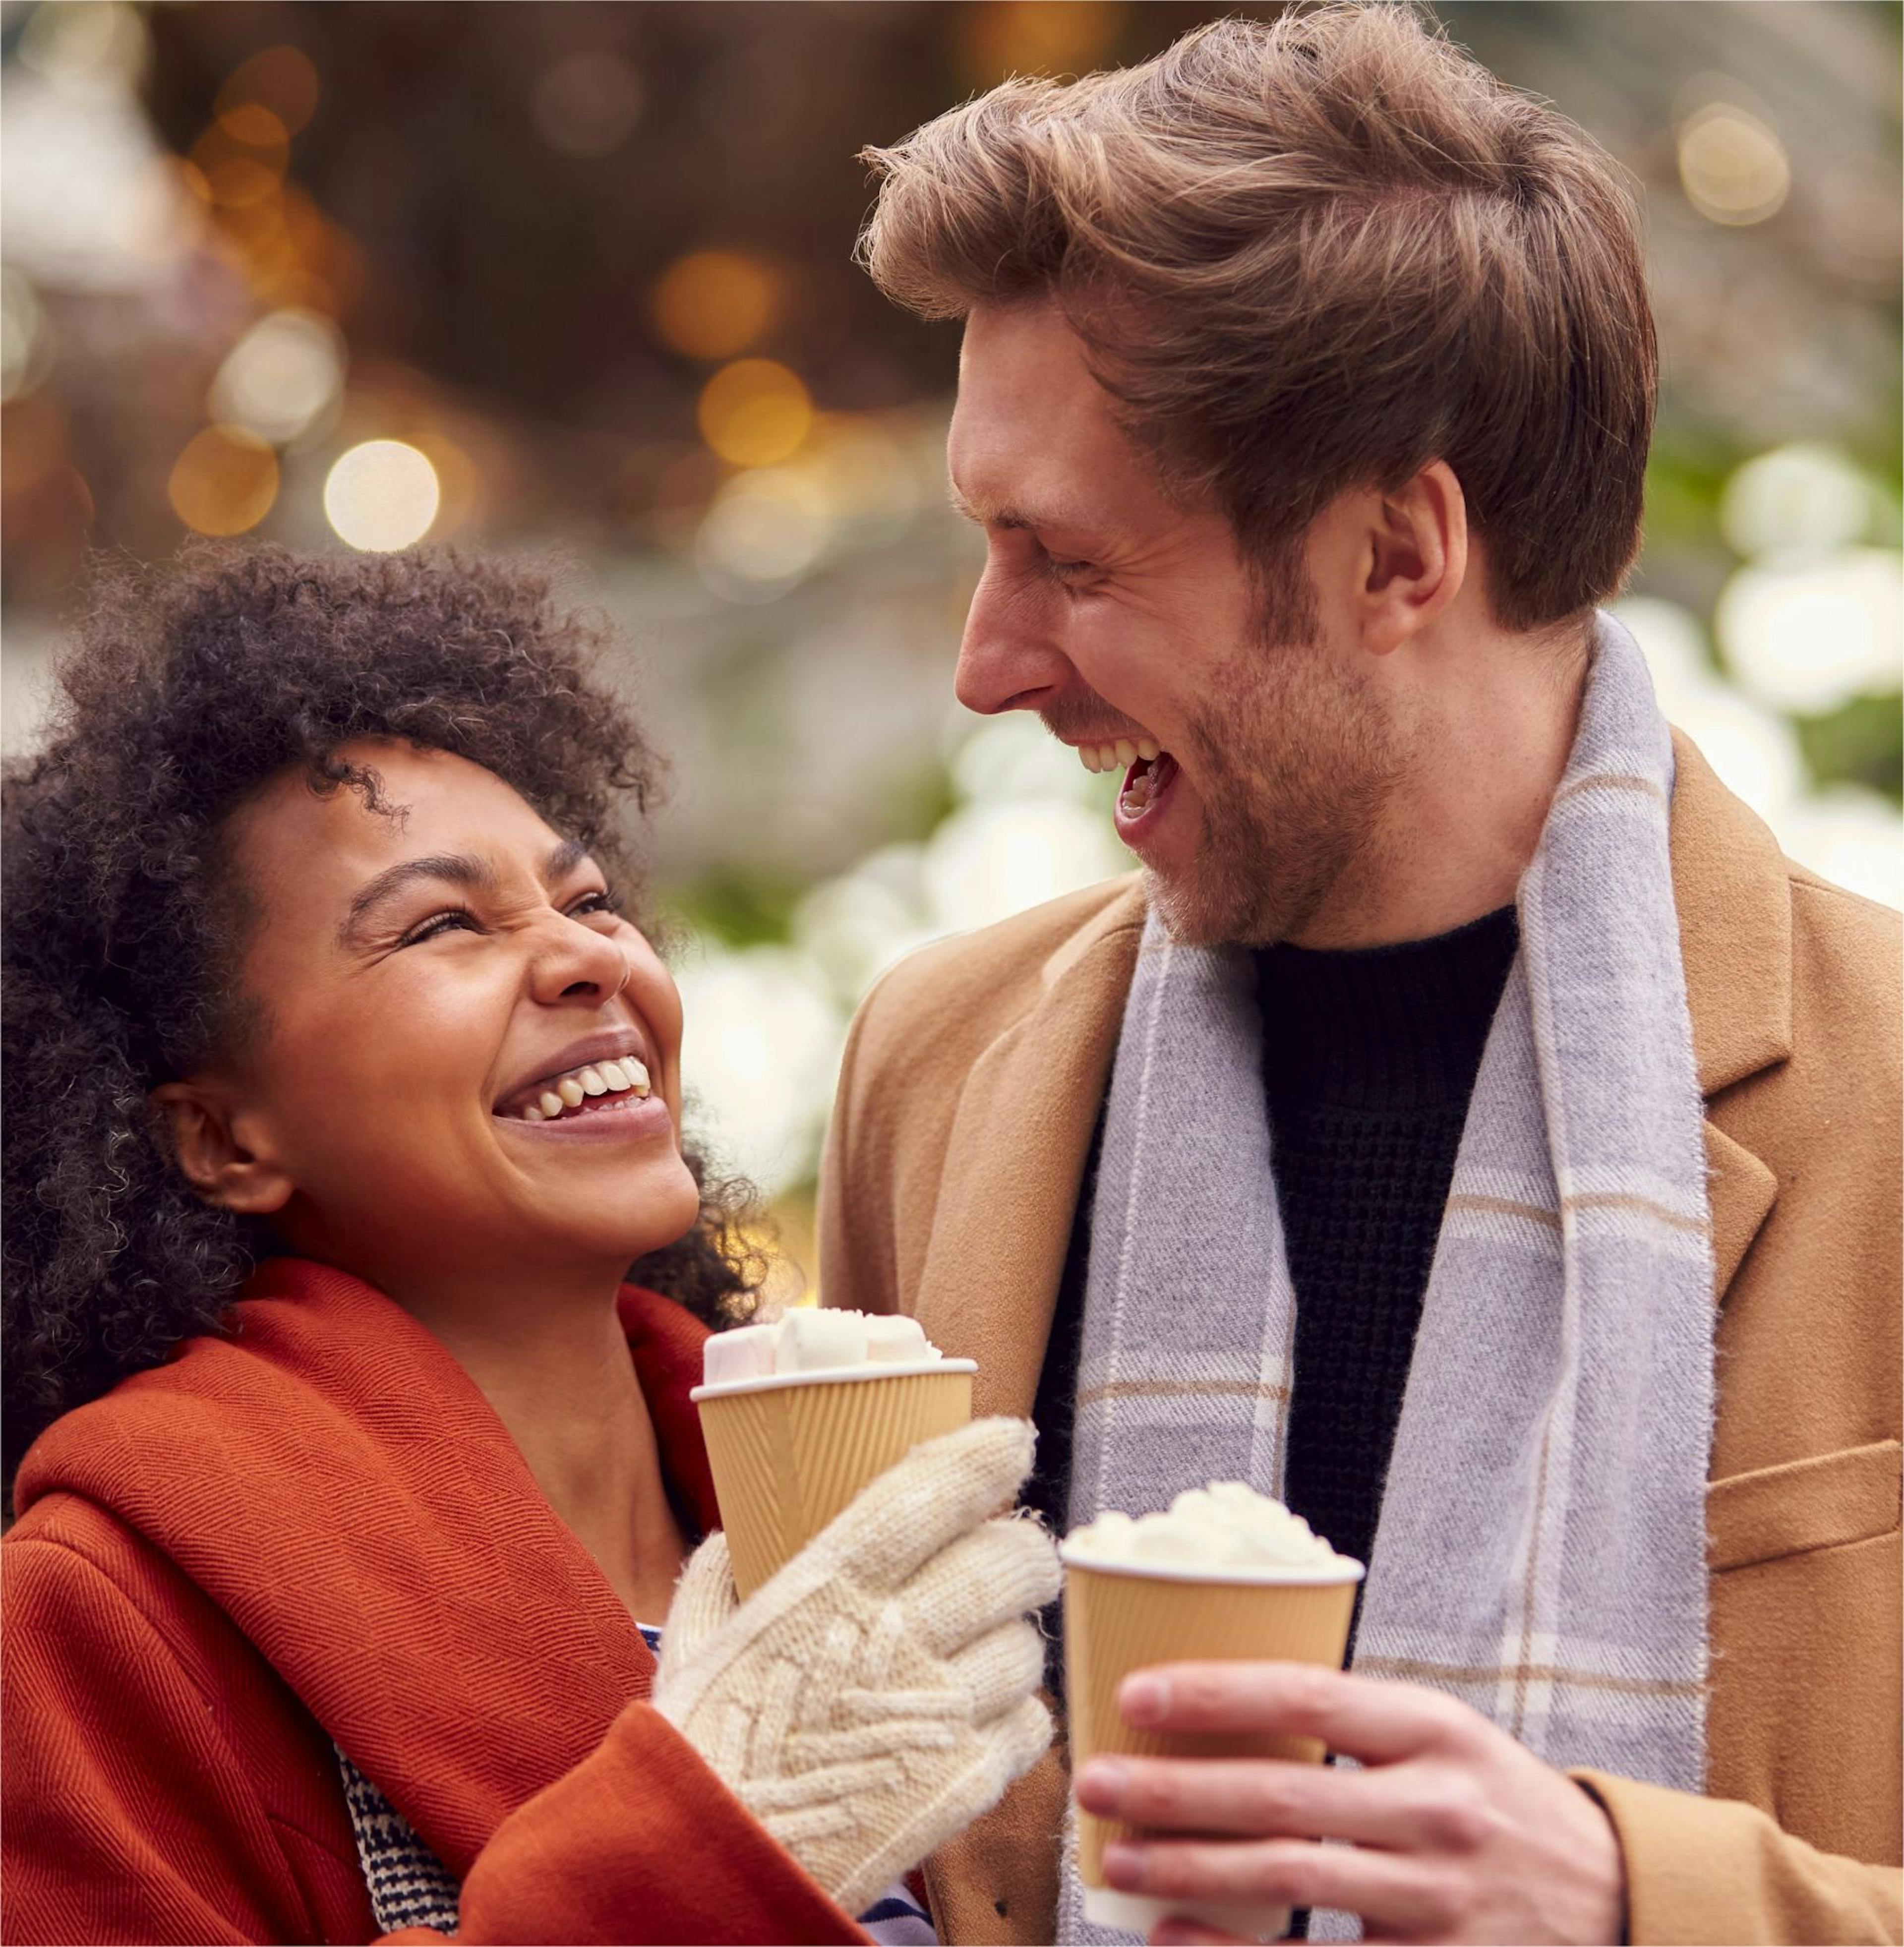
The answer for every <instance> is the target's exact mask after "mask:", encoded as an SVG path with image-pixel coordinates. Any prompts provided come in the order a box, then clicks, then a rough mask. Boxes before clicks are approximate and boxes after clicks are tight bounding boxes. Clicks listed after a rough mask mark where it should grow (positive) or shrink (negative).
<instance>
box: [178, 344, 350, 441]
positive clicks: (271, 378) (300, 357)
mask: <svg viewBox="0 0 1904 1947" xmlns="http://www.w3.org/2000/svg"><path fill="white" fill-rule="evenodd" d="M344 356H345V354H344V339H343V334H342V333H341V332H340V331H339V330H338V329H337V327H336V325H335V324H333V323H332V322H331V320H330V319H329V318H327V317H322V316H320V314H318V313H317V312H315V311H273V312H271V314H268V316H266V317H262V318H260V319H259V320H258V322H257V323H255V324H254V325H253V326H252V327H251V329H250V330H249V331H247V332H246V333H245V335H244V336H243V337H242V338H240V339H239V340H238V342H237V344H236V345H234V346H233V347H232V348H231V350H230V351H228V352H227V353H226V354H225V358H224V364H221V366H220V367H218V376H217V377H216V378H215V379H213V380H212V392H211V400H210V403H211V407H212V413H213V414H214V415H215V416H216V417H217V418H218V419H223V420H225V421H227V422H228V423H230V424H231V425H234V426H245V427H247V428H249V430H250V431H252V432H255V433H256V434H257V435H259V438H262V439H268V440H269V441H271V442H272V443H273V444H274V445H280V446H281V445H283V444H284V443H285V442H286V441H289V440H293V439H296V438H298V436H299V435H300V434H302V433H304V432H308V431H309V430H310V429H311V428H312V427H313V426H315V425H317V424H319V423H320V422H321V421H322V420H323V419H324V418H325V416H327V414H329V413H330V411H331V410H332V408H333V407H335V406H336V403H337V401H338V399H339V396H340V395H341V394H342V391H343V385H344Z"/></svg>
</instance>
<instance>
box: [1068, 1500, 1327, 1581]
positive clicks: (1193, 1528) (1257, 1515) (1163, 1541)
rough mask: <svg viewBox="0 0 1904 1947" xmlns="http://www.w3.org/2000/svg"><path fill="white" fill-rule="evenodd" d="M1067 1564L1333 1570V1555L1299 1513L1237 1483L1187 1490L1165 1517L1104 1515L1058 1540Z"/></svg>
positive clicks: (1157, 1515) (1173, 1502)
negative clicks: (1095, 1563) (1062, 1543)
mask: <svg viewBox="0 0 1904 1947" xmlns="http://www.w3.org/2000/svg"><path fill="white" fill-rule="evenodd" d="M1064 1552H1065V1555H1066V1557H1067V1559H1073V1558H1075V1559H1076V1560H1078V1561H1079V1562H1083V1563H1085V1564H1086V1565H1090V1564H1092V1563H1094V1562H1102V1563H1104V1565H1106V1566H1107V1567H1108V1568H1117V1567H1119V1566H1122V1565H1125V1564H1128V1563H1147V1562H1150V1563H1156V1564H1159V1565H1170V1566H1172V1567H1175V1568H1212V1569H1225V1568H1241V1569H1258V1568H1342V1567H1345V1566H1351V1567H1352V1566H1355V1565H1354V1564H1352V1563H1351V1562H1350V1561H1349V1558H1348V1556H1347V1555H1338V1554H1337V1553H1336V1551H1335V1550H1334V1549H1333V1548H1331V1547H1330V1546H1329V1544H1328V1543H1327V1542H1326V1541H1324V1540H1323V1538H1322V1537H1321V1536H1320V1535H1319V1534H1316V1533H1314V1531H1312V1530H1311V1528H1310V1526H1309V1524H1308V1522H1307V1521H1305V1520H1304V1519H1303V1518H1302V1516H1301V1515H1299V1514H1292V1513H1291V1512H1289V1509H1287V1508H1286V1507H1285V1506H1283V1503H1281V1502H1280V1501H1274V1500H1271V1499H1270V1498H1269V1497H1268V1495H1267V1494H1258V1493H1257V1492H1256V1490H1255V1488H1253V1487H1249V1486H1246V1484H1244V1483H1243V1481H1212V1482H1211V1483H1210V1484H1209V1486H1208V1487H1191V1488H1189V1489H1187V1490H1186V1491H1185V1492H1184V1493H1182V1494H1179V1495H1178V1497H1177V1498H1176V1499H1175V1500H1174V1501H1172V1503H1170V1509H1169V1512H1168V1513H1166V1514H1156V1515H1139V1516H1138V1518H1136V1519H1135V1521H1133V1520H1132V1518H1131V1517H1130V1516H1129V1515H1122V1514H1116V1513H1110V1514H1102V1515H1099V1516H1098V1518H1097V1519H1096V1520H1095V1521H1091V1522H1088V1523H1087V1524H1085V1526H1084V1527H1082V1528H1073V1530H1072V1531H1071V1532H1070V1534H1068V1535H1067V1536H1066V1537H1065V1538H1064Z"/></svg>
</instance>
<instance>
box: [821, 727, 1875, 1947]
mask: <svg viewBox="0 0 1904 1947" xmlns="http://www.w3.org/2000/svg"><path fill="white" fill-rule="evenodd" d="M1675 748H1676V751H1677V755H1678V782H1677V785H1676V790H1675V793H1674V797H1673V809H1672V822H1671V847H1672V860H1673V886H1674V892H1675V896H1676V899H1677V902H1678V906H1679V916H1680V936H1681V943H1682V946H1683V954H1684V960H1685V967H1686V989H1687V998H1688V1000H1689V1003H1690V1007H1691V1012H1692V1035H1693V1042H1694V1048H1695V1054H1696V1056H1697V1058H1698V1067H1699V1075H1700V1083H1701V1089H1702V1091H1703V1092H1704V1096H1705V1098H1706V1116H1707V1121H1706V1143H1707V1156H1708V1159H1709V1162H1710V1165H1711V1204H1712V1220H1713V1238H1714V1253H1715V1256H1716V1258H1717V1287H1716V1289H1715V1292H1714V1299H1715V1302H1716V1303H1717V1307H1718V1319H1717V1362H1718V1363H1717V1390H1718V1410H1717V1425H1716V1426H1715V1429H1714V1439H1713V1447H1712V1459H1711V1470H1710V1487H1709V1489H1708V1494H1707V1509H1708V1531H1709V1537H1710V1552H1709V1561H1710V1564H1711V1631H1712V1651H1713V1657H1712V1669H1713V1685H1712V1693H1711V1705H1710V1713H1709V1719H1708V1748H1709V1770H1708V1780H1707V1792H1706V1794H1705V1795H1704V1796H1698V1795H1695V1794H1689V1793H1682V1792H1676V1791H1667V1790H1664V1789H1662V1788H1658V1787H1656V1786H1653V1785H1649V1784H1637V1783H1635V1782H1634V1781H1631V1780H1630V1779H1623V1778H1611V1777H1606V1776H1603V1775H1599V1774H1597V1773H1596V1774H1586V1775H1583V1781H1584V1782H1585V1783H1587V1784H1588V1785H1589V1786H1590V1788H1591V1789H1592V1790H1593V1791H1595V1793H1596V1794H1597V1795H1598V1796H1599V1799H1600V1800H1601V1801H1602V1803H1603V1804H1604V1805H1605V1808H1606V1809H1607V1811H1608V1813H1609V1814H1610V1815H1611V1819H1612V1822H1613V1824H1614V1826H1615V1829H1616V1831H1618V1836H1619V1839H1620V1842H1621V1847H1622V1849H1623V1852H1624V1860H1625V1866H1626V1873H1627V1900H1628V1915H1629V1937H1630V1939H1632V1940H1633V1941H1634V1942H1642V1943H1650V1942H1669V1941H1670V1942H1680V1941H1686V1942H1693V1941H1697V1942H1745V1941H1765V1942H1836V1941H1896V1940H1899V1939H1904V1931H1901V1930H1900V1929H1901V1928H1904V1918H1900V1879H1899V1872H1898V1870H1897V1867H1898V1861H1899V1822H1900V1815H1901V1814H1904V1806H1901V1805H1900V1797H1899V1648H1900V1645H1899V1534H1898V1515H1899V1190H1900V1172H1899V1103H1900V1077H1899V917H1898V915H1896V913H1894V912H1891V911H1890V909H1889V908H1886V907H1883V906H1879V905H1875V904H1873V903H1872V902H1869V901H1868V900H1865V899H1859V898H1857V897H1856V896H1854V895H1853V894H1852V893H1847V892H1845V891H1844V890H1841V889H1840V888H1839V887H1835V886H1832V885H1830V884H1827V883H1825V881H1822V880H1821V879H1819V878H1816V877H1814V876H1813V874H1810V873H1809V872H1807V871H1803V869H1801V868H1800V867H1798V866H1797V865H1794V864H1793V863H1792V862H1791V861H1790V860H1788V859H1785V858H1784V857H1783V856H1781V854H1780V853H1779V847H1778V845H1777V843H1776V840H1774V839H1773V837H1772V834H1771V833H1770V832H1769V831H1768V830H1767V829H1766V827H1765V826H1764V825H1763V824H1762V823H1761V822H1760V821H1759V819H1757V818H1756V817H1755V816H1754V815H1753V814H1752V813H1751V812H1750V811H1749V810H1748V809H1746V807H1745V806H1744V805H1743V804H1741V803H1740V802H1739V801H1738V799H1736V798H1735V797H1733V796H1732V794H1730V793H1729V791H1726V788H1724V787H1723V785H1721V784H1720V782H1719V781H1718V779H1717V778H1716V777H1715V776H1714V775H1713V773H1712V772H1711V769H1710V768H1709V767H1708V766H1707V764H1706V763H1705V762H1704V760H1703V759H1702V758H1701V757H1700V755H1699V754H1698V751H1696V750H1695V748H1693V747H1692V744H1690V743H1689V742H1688V741H1686V739H1684V738H1679V737H1676V738H1675ZM1143 923H1144V899H1143V895H1142V890H1141V885H1140V884H1138V882H1137V881H1134V880H1128V879H1127V880H1122V881H1116V882H1114V883H1113V884H1109V885H1106V886H1100V887H1093V888H1091V890H1088V891H1085V892H1082V893H1077V894H1076V895H1073V896H1071V897H1070V898H1067V899H1060V900H1058V901H1057V902H1054V903H1053V904H1051V905H1046V906H1043V907H1041V908H1038V909H1037V910H1036V911H1035V912H1030V913H1027V914H1025V915H1022V916H1021V917H1020V918H1017V919H1014V920H1011V921H1007V922H1005V924H1002V925H999V926H995V927H990V928H989V929H987V930H986V931H984V932H982V933H977V934H974V935H972V936H968V937H966V938H964V939H954V940H950V941H947V942H945V943H942V944H940V945H937V946H932V947H929V948H927V949H924V950H923V951H921V952H919V953H918V954H916V955H913V956H912V958H909V959H908V960H906V961H904V962H902V964H900V965H899V966H898V967H895V968H894V969H893V970H892V972H890V973H889V974H887V976H886V977H885V978H884V980H882V981H881V983H880V984H879V986H878V987H877V988H875V990H874V992H873V993H872V996H871V997H870V998H868V1001H867V1002H866V1003H865V1006H864V1008H862V1011H861V1012H860V1014H859V1019H858V1020H856V1023H854V1026H853V1032H852V1035H851V1038H850V1041H849V1042H848V1045H847V1054H846V1058H845V1063H844V1071H843V1073H842V1076H841V1085H840V1094H839V1100H838V1104H837V1109H836V1111H835V1113H834V1122H833V1126H832V1131H831V1136H830V1138H829V1144H828V1157H827V1161H826V1166H825V1173H824V1176H823V1179H822V1181H823V1190H822V1209H821V1234H820V1265H821V1270H820V1279H821V1284H822V1290H823V1292H824V1296H825V1302H826V1303H828V1304H829V1305H850V1306H856V1307H858V1308H861V1309H862V1310H866V1311H888V1310H899V1311H907V1312H910V1313H912V1314H915V1316H916V1317H918V1319H919V1320H920V1321H921V1323H922V1324H923V1325H924V1326H925V1328H926V1330H927V1333H929V1334H930V1336H931V1337H932V1338H933V1340H934V1341H935V1342H937V1344H938V1345H940V1346H942V1347H943V1348H944V1349H945V1350H946V1351H947V1352H949V1353H951V1354H955V1355H958V1356H960V1357H967V1358H971V1359H976V1360H977V1361H978V1366H979V1372H978V1379H977V1393H976V1398H975V1401H974V1407H975V1410H977V1411H978V1412H980V1413H1017V1414H1027V1415H1028V1414H1029V1412H1030V1410H1031V1406H1032V1398H1033V1394H1034V1393H1035V1391H1036V1386H1037V1383H1038V1378H1039V1369H1040V1367H1041V1365H1042V1361H1043V1358H1044V1354H1045V1341H1046V1338H1047V1336H1048V1332H1049V1329H1050V1323H1051V1312H1052V1307H1053V1304H1054V1299H1055V1297H1056V1295H1057V1287H1058V1281H1059V1277H1060V1273H1061V1271H1062V1269H1063V1263H1064V1258H1065V1253H1066V1249H1067V1244H1068V1243H1069V1240H1070V1235H1071V1227H1072V1218H1073V1212H1074V1210H1075V1208H1076V1202H1077V1197H1078V1190H1079V1180H1080V1178H1081V1175H1082V1170H1083V1167H1084V1163H1085V1154H1086V1150H1087V1149H1088V1145H1089V1142H1090V1138H1091V1130H1092V1128H1093V1126H1094V1123H1095V1121H1096V1119H1097V1116H1098V1110H1099V1107H1100V1105H1101V1103H1102V1101H1103V1100H1104V1092H1105V1090H1106V1088H1107V1085H1108V1082H1109V1077H1110V1066H1111V1061H1112V1058H1113V1054H1114V1053H1115V1051H1116V1044H1117V1037H1118V1032H1119V1027H1120V1026H1121V1024H1122V1017H1123V1011H1124V1001H1125V994H1126V992H1128V987H1129V984H1130V980H1131V975H1132V967H1133V965H1134V964H1135V958H1136V953H1137V944H1138V934H1139V933H1140V931H1141V929H1142V926H1143ZM1065 1794H1066V1779H1065V1773H1064V1769H1063V1758H1062V1754H1061V1752H1054V1754H1052V1755H1051V1757H1048V1758H1047V1759H1046V1760H1045V1762H1044V1763H1043V1764H1042V1765H1041V1766H1039V1768H1038V1769H1036V1771H1034V1772H1032V1773H1030V1774H1029V1775H1028V1776H1027V1777H1026V1778H1024V1779H1023V1780H1022V1781H1020V1784H1019V1785H1018V1786H1017V1788H1014V1791H1012V1792H1011V1793H1010V1794H1008V1796H1007V1797H1006V1799H1005V1802H1004V1803H1003V1804H1002V1806H1000V1807H999V1809H998V1811H997V1812H994V1813H993V1814H992V1815H991V1816H990V1817H989V1818H988V1819H984V1820H982V1821H980V1822H979V1823H978V1824H977V1825H975V1826H974V1827H973V1828H971V1831H969V1832H967V1834H965V1835H964V1837H962V1838H961V1839H960V1840H956V1841H955V1842H954V1843H952V1844H951V1845H949V1846H946V1847H945V1848H944V1849H942V1850H941V1852H940V1853H938V1854H937V1856H935V1858H934V1859H933V1861H932V1862H931V1864H930V1867H929V1868H928V1870H927V1884H928V1885H929V1886H930V1889H931V1890H932V1893H933V1905H934V1911H935V1915H936V1918H937V1920H938V1921H939V1924H940V1933H941V1936H942V1938H943V1939H948V1940H950V1941H955V1942H988V1941H990V1942H1018V1941H1023V1942H1039V1941H1048V1940H1050V1939H1051V1938H1052V1930H1053V1927H1054V1923H1055V1913H1056V1902H1057V1848H1058V1842H1059V1835H1060V1830H1061V1827H1062V1824H1063V1815H1064V1801H1065Z"/></svg>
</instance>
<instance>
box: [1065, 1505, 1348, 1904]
mask: <svg viewBox="0 0 1904 1947" xmlns="http://www.w3.org/2000/svg"><path fill="white" fill-rule="evenodd" d="M1059 1553H1060V1555H1062V1556H1063V1560H1064V1563H1065V1577H1064V1667H1065V1696H1066V1706H1067V1713H1068V1715H1069V1717H1070V1738H1071V1762H1072V1764H1073V1767H1074V1768H1075V1767H1076V1766H1079V1765H1082V1764H1083V1763H1085V1760H1088V1759H1089V1758H1093V1757H1098V1756H1101V1755H1108V1756H1111V1757H1173V1758H1175V1757H1192V1758H1193V1757H1215V1758H1235V1757H1267V1758H1282V1759H1285V1760H1289V1761H1292V1762H1293V1763H1299V1764H1315V1763H1320V1761H1321V1760H1322V1757H1323V1756H1324V1751H1323V1746H1322V1744H1321V1741H1320V1739H1318V1738H1283V1737H1268V1736H1257V1735H1234V1736H1187V1735H1162V1734H1160V1733H1159V1732H1154V1731H1140V1730H1136V1729H1133V1728H1132V1726H1130V1725H1129V1724H1128V1723H1126V1722H1125V1719H1124V1716H1123V1713H1122V1712H1121V1711H1120V1710H1119V1709H1118V1707H1117V1689H1118V1685H1119V1684H1120V1683H1122V1682H1123V1680H1124V1679H1125V1677H1126V1676H1129V1675H1130V1673H1132V1671H1133V1670H1144V1669H1148V1668H1150V1667H1152V1666H1153V1665H1155V1664H1163V1663H1187V1662H1198V1663H1202V1662H1217V1663H1224V1662H1240V1661H1248V1662H1255V1661H1265V1660H1268V1661H1277V1662H1285V1663H1314V1664H1324V1665H1325V1666H1327V1667H1328V1668H1330V1669H1332V1670H1339V1669H1340V1668H1341V1667H1342V1653H1343V1651H1344V1650H1345V1648H1346V1647H1347V1645H1348V1624H1349V1618H1350V1616H1351V1614H1352V1613H1353V1611H1354V1606H1355V1587H1356V1584H1357V1583H1359V1582H1360V1581H1361V1579H1362V1574H1363V1570H1362V1565H1361V1563H1360V1562H1351V1561H1349V1560H1348V1559H1347V1558H1346V1557H1343V1556H1337V1557H1336V1559H1335V1560H1334V1561H1333V1562H1322V1563H1314V1562H1310V1563H1305V1564H1303V1565H1300V1566H1292V1567H1289V1568H1269V1567H1251V1568H1229V1567H1227V1566H1226V1567H1221V1568H1216V1567H1202V1566H1190V1565H1184V1564H1180V1563H1177V1562H1115V1563H1113V1562H1107V1561H1106V1560H1104V1559H1102V1558H1101V1557H1099V1556H1094V1557H1092V1558H1091V1559H1084V1557H1083V1556H1082V1555H1081V1554H1080V1553H1079V1552H1077V1551H1076V1550H1073V1549H1072V1548H1071V1547H1070V1545H1069V1544H1068V1543H1067V1544H1065V1545H1064V1546H1061V1547H1060V1550H1059ZM1077 1822H1078V1874H1079V1878H1080V1879H1081V1880H1082V1881H1083V1883H1084V1910H1085V1918H1087V1919H1088V1920H1091V1921H1095V1922H1096V1923H1097V1924H1099V1925H1100V1926H1105V1927H1120V1928H1122V1929H1125V1930H1127V1931H1130V1932H1134V1933H1145V1934H1147V1933H1149V1932H1150V1929H1151V1928H1152V1927H1154V1926H1155V1925H1156V1924H1157V1922H1158V1921H1160V1920H1162V1919H1163V1918H1164V1917H1165V1916H1166V1914H1181V1915H1182V1916H1183V1917H1184V1918H1187V1919H1190V1920H1194V1921H1200V1922H1201V1923H1202V1924H1204V1925H1206V1926H1208V1927H1215V1928H1218V1929H1220V1930H1221V1931H1223V1932H1224V1933H1234V1934H1236V1935H1237V1936H1240V1937H1241V1938H1243V1939H1249V1940H1274V1939H1280V1937H1281V1936H1283V1934H1284V1933H1287V1932H1288V1930H1289V1919H1290V1914H1289V1908H1287V1907H1283V1906H1274V1907H1271V1906H1264V1905H1231V1904H1228V1903H1227V1902H1209V1901H1206V1902H1172V1901H1169V1900H1164V1899H1153V1898H1150V1897H1148V1896H1143V1895H1139V1894H1135V1893H1119V1892H1118V1891H1117V1890H1115V1889H1114V1888H1113V1887H1108V1886H1107V1885H1106V1884H1104V1848H1105V1847H1106V1846H1107V1845H1109V1844H1110V1842H1111V1841H1112V1840H1114V1839H1119V1838H1125V1837H1131V1836H1133V1835H1134V1834H1136V1833H1137V1829H1138V1828H1135V1827H1134V1826H1132V1825H1126V1824H1124V1823H1123V1822H1121V1821H1119V1820H1116V1819H1100V1818H1098V1817H1097V1816H1096V1815H1094V1814H1093V1813H1091V1812H1085V1811H1084V1810H1082V1809H1079V1811H1078V1814H1077Z"/></svg>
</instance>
